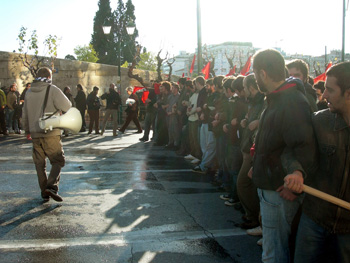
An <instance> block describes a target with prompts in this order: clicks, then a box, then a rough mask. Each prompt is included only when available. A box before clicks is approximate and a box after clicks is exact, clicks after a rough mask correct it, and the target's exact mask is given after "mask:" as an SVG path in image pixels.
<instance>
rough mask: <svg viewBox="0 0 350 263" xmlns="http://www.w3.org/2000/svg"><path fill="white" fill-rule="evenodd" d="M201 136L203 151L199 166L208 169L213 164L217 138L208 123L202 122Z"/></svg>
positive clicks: (204, 169) (203, 169)
mask: <svg viewBox="0 0 350 263" xmlns="http://www.w3.org/2000/svg"><path fill="white" fill-rule="evenodd" d="M199 138H200V144H201V149H202V153H203V154H202V161H201V163H200V164H199V167H200V168H201V169H202V171H206V170H207V168H210V167H211V166H212V164H213V162H214V158H215V154H216V140H215V138H214V134H213V132H212V131H209V130H208V124H207V123H203V124H202V126H201V130H200V136H199Z"/></svg>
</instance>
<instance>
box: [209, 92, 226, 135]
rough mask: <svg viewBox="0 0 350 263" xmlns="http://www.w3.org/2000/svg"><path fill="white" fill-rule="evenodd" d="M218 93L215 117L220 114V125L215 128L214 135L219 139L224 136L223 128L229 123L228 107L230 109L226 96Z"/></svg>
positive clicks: (215, 102)
mask: <svg viewBox="0 0 350 263" xmlns="http://www.w3.org/2000/svg"><path fill="white" fill-rule="evenodd" d="M214 93H217V94H215V101H214V106H215V112H214V116H215V115H216V114H218V116H219V124H218V125H217V126H215V127H213V126H212V127H213V133H214V136H215V138H219V137H220V136H222V135H223V133H224V132H223V130H222V126H223V125H224V124H225V123H226V121H227V107H228V99H227V97H226V95H225V94H224V93H223V92H221V93H220V92H214Z"/></svg>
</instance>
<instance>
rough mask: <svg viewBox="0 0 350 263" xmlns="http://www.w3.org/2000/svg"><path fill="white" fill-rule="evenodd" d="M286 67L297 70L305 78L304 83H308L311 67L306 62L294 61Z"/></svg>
mask: <svg viewBox="0 0 350 263" xmlns="http://www.w3.org/2000/svg"><path fill="white" fill-rule="evenodd" d="M286 66H287V68H288V69H291V68H296V69H297V70H299V71H300V72H301V73H302V74H303V76H304V79H303V81H308V77H309V66H308V65H307V64H306V62H305V61H304V60H302V59H294V60H292V61H291V62H289V63H288V64H287V65H286Z"/></svg>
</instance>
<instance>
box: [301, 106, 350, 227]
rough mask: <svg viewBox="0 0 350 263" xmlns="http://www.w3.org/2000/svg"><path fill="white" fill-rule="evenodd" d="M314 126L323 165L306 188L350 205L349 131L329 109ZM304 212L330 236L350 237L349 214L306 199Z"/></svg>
mask: <svg viewBox="0 0 350 263" xmlns="http://www.w3.org/2000/svg"><path fill="white" fill-rule="evenodd" d="M312 124H313V127H314V130H315V134H316V138H317V142H318V149H319V155H320V161H319V167H318V170H317V173H315V176H314V177H310V178H306V180H305V184H306V185H310V186H311V187H314V188H316V189H318V190H320V191H322V192H325V193H327V194H330V195H332V196H335V197H338V198H340V199H342V200H345V201H347V202H350V178H349V172H350V171H349V169H350V168H349V167H350V128H349V127H348V125H347V124H346V122H345V121H344V119H343V118H342V117H341V116H340V115H337V114H336V113H331V112H330V111H329V109H327V110H323V111H319V112H317V113H314V116H313V117H312ZM303 212H304V213H305V214H306V215H308V216H309V217H310V218H311V219H312V220H314V221H315V222H316V223H318V224H319V225H321V226H323V227H324V228H326V229H327V230H328V231H330V232H331V233H350V211H349V210H346V209H344V208H340V207H339V206H337V205H333V204H331V203H329V202H327V201H323V200H322V199H319V198H317V197H313V196H311V195H306V197H305V200H304V205H303Z"/></svg>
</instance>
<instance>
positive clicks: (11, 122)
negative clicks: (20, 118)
mask: <svg viewBox="0 0 350 263" xmlns="http://www.w3.org/2000/svg"><path fill="white" fill-rule="evenodd" d="M16 90H17V85H16V84H12V85H11V86H10V90H9V93H7V97H6V101H7V103H6V105H7V108H6V111H5V112H6V124H7V130H8V131H9V133H10V134H11V133H12V134H13V133H20V131H19V127H18V122H17V120H16V119H15V118H14V114H15V109H16V108H17V107H18V106H19V105H18V97H17V94H16Z"/></svg>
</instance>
